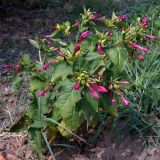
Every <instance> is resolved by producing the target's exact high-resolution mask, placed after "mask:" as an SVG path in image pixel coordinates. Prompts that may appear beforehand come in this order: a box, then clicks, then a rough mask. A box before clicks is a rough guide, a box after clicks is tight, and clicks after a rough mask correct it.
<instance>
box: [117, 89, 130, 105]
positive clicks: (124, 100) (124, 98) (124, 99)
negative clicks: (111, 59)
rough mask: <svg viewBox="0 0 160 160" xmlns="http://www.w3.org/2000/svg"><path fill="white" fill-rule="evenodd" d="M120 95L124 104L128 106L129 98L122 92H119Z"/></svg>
mask: <svg viewBox="0 0 160 160" xmlns="http://www.w3.org/2000/svg"><path fill="white" fill-rule="evenodd" d="M118 95H119V97H120V99H121V101H122V103H123V105H124V106H128V105H129V101H128V100H127V98H126V97H124V96H123V95H122V93H121V92H118Z"/></svg>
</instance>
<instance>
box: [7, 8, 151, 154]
mask: <svg viewBox="0 0 160 160" xmlns="http://www.w3.org/2000/svg"><path fill="white" fill-rule="evenodd" d="M126 18H127V17H126V16H125V15H123V16H119V17H118V16H116V15H115V14H113V16H112V19H106V18H105V17H99V16H97V15H96V14H95V13H94V12H91V11H90V10H86V9H84V14H81V18H80V20H79V22H78V23H74V24H73V23H70V22H64V23H62V24H57V25H56V26H55V27H54V29H55V30H54V31H53V33H51V34H50V35H45V36H43V38H42V39H38V40H30V42H31V44H32V45H34V46H35V47H36V48H37V50H38V53H39V61H37V62H36V63H33V62H31V61H30V58H29V56H28V55H24V57H23V58H22V60H21V61H20V62H19V64H18V65H16V66H5V68H9V67H12V68H14V69H16V70H17V71H18V75H19V76H20V77H22V78H21V81H23V80H27V82H28V84H29V91H30V94H31V102H30V104H28V107H27V113H26V115H25V123H24V125H26V126H27V127H26V130H27V131H28V132H29V134H30V137H31V139H32V141H33V143H34V145H35V149H36V151H37V153H38V154H39V155H40V154H41V153H42V152H43V150H42V149H40V144H41V141H42V139H41V134H42V133H43V132H44V131H46V132H47V133H50V132H51V128H52V129H53V132H54V133H53V135H54V136H55V137H56V135H60V136H62V137H67V138H68V137H71V136H75V137H76V138H79V139H81V138H80V137H78V136H77V135H76V134H75V133H74V132H75V131H77V130H78V129H79V128H80V127H81V125H82V124H87V125H86V126H87V127H88V126H93V125H94V126H95V125H97V124H98V123H99V122H101V119H102V118H101V115H102V114H103V116H105V118H107V116H111V117H113V118H114V117H117V116H118V109H119V107H120V106H129V100H128V99H127V98H126V96H125V94H126V93H127V91H128V83H129V82H127V81H125V79H126V78H125V75H126V74H125V70H126V67H128V65H127V63H128V59H130V61H131V62H132V63H133V61H134V59H135V57H137V58H138V59H139V60H141V59H140V58H141V57H140V55H141V56H143V54H144V53H146V51H147V50H148V49H147V48H144V47H142V44H143V42H144V41H146V42H148V39H147V38H146V34H148V29H147V28H144V25H146V23H147V22H145V24H142V22H141V21H143V20H141V21H140V20H137V21H136V22H134V23H132V24H131V23H130V22H129V21H127V20H126ZM147 21H148V20H147ZM61 37H63V40H61ZM138 44H141V46H139V45H138ZM143 46H145V45H143ZM137 52H138V54H137ZM131 53H132V54H131ZM135 63H138V62H135ZM128 75H129V74H128ZM16 78H17V77H16ZM16 78H14V84H17V83H18V82H19V80H16ZM130 80H131V79H130ZM132 81H133V80H132ZM136 85H137V84H136ZM14 128H16V127H14ZM43 137H44V136H43ZM48 137H50V136H48ZM44 140H45V143H46V142H47V141H46V137H45V139H44ZM81 140H83V139H81ZM83 141H84V140H83ZM42 143H43V142H42ZM46 144H47V143H46Z"/></svg>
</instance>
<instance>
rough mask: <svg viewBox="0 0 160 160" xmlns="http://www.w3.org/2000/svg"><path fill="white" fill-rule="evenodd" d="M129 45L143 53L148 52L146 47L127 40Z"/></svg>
mask: <svg viewBox="0 0 160 160" xmlns="http://www.w3.org/2000/svg"><path fill="white" fill-rule="evenodd" d="M129 45H130V46H131V47H132V48H134V49H140V50H141V51H142V52H144V53H147V52H148V48H144V47H141V46H139V45H137V44H135V43H132V42H129Z"/></svg>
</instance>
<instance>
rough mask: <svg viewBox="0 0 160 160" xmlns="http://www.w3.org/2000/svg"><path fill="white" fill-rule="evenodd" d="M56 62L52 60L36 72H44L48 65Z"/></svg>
mask: <svg viewBox="0 0 160 160" xmlns="http://www.w3.org/2000/svg"><path fill="white" fill-rule="evenodd" d="M55 61H56V60H54V59H52V60H50V61H49V62H47V63H46V64H44V65H43V66H42V67H41V68H39V69H37V72H41V71H43V70H46V69H47V68H48V67H49V65H50V64H52V63H54V62H55Z"/></svg>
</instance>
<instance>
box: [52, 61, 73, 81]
mask: <svg viewBox="0 0 160 160" xmlns="http://www.w3.org/2000/svg"><path fill="white" fill-rule="evenodd" d="M70 74H72V68H71V66H69V64H67V63H65V62H61V63H58V64H57V65H56V66H55V69H54V71H53V74H52V78H51V82H54V81H56V80H57V79H59V78H61V79H62V80H63V79H65V78H66V77H67V76H68V75H70Z"/></svg>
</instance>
